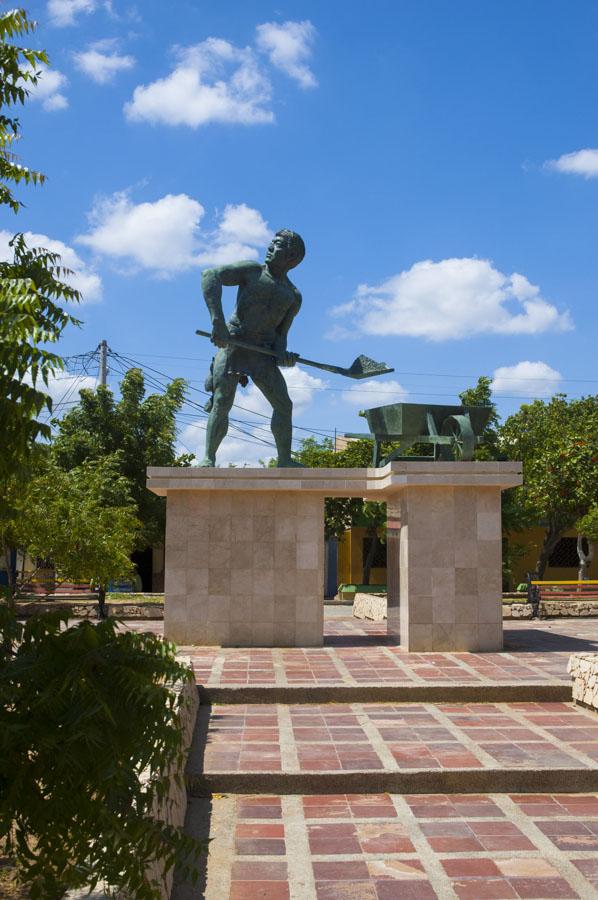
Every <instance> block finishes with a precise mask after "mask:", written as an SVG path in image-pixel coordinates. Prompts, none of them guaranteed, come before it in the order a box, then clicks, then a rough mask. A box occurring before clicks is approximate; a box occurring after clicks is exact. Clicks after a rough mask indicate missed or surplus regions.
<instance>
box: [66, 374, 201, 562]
mask: <svg viewBox="0 0 598 900" xmlns="http://www.w3.org/2000/svg"><path fill="white" fill-rule="evenodd" d="M185 387H186V383H185V381H184V380H183V379H182V378H176V379H175V380H174V381H172V382H171V383H170V384H169V385H167V387H166V389H165V391H164V393H163V394H149V395H148V396H147V397H146V396H145V381H144V377H143V373H142V372H141V370H140V369H129V371H128V372H127V373H126V375H125V376H124V378H123V380H122V382H121V385H120V392H121V396H120V400H118V401H117V400H115V398H114V394H113V393H112V391H111V390H110V389H109V388H107V387H99V388H98V389H97V390H96V391H91V390H82V391H81V392H80V400H79V403H78V404H77V405H76V406H75V407H73V409H71V410H70V411H69V412H68V413H67V414H66V415H65V416H63V418H62V419H60V420H59V421H58V422H57V425H58V433H57V434H56V437H55V439H54V444H53V448H52V453H53V457H54V459H55V460H56V462H57V464H58V465H59V466H60V467H61V468H63V469H66V470H69V469H72V468H75V467H77V466H80V465H82V464H83V463H85V462H86V461H90V460H101V459H103V458H104V457H105V456H107V455H113V454H118V457H117V458H118V460H119V462H118V470H119V472H120V474H121V475H122V476H123V477H124V478H125V479H126V481H127V484H128V486H129V491H130V493H131V497H132V498H133V501H134V502H135V505H136V514H137V517H138V518H139V520H140V521H141V524H142V528H141V529H140V530H139V531H138V533H137V548H138V549H143V548H144V547H147V546H148V545H149V544H152V543H154V542H155V541H158V540H161V539H162V538H163V534H164V518H165V504H164V499H163V498H162V497H157V496H156V495H155V494H152V493H151V492H150V491H148V489H147V487H146V480H147V473H146V469H147V466H174V465H188V464H189V458H188V457H183V458H180V457H177V455H176V414H177V412H178V411H179V410H180V409H181V407H182V406H183V403H184V402H185V396H184V395H185Z"/></svg>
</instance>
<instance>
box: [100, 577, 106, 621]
mask: <svg viewBox="0 0 598 900" xmlns="http://www.w3.org/2000/svg"><path fill="white" fill-rule="evenodd" d="M107 618H108V613H107V612H106V586H105V585H104V584H102V583H101V582H100V585H99V587H98V619H107Z"/></svg>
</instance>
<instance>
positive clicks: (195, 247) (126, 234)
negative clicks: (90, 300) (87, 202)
mask: <svg viewBox="0 0 598 900" xmlns="http://www.w3.org/2000/svg"><path fill="white" fill-rule="evenodd" d="M204 216H205V209H204V207H203V206H202V204H201V203H200V202H199V201H198V200H195V199H193V198H192V197H189V196H188V195H187V194H167V195H166V196H165V197H161V198H160V199H159V200H155V201H153V202H144V203H134V202H133V201H132V200H131V198H130V196H129V194H128V192H126V191H123V192H119V193H116V194H113V195H112V196H111V197H107V198H102V199H100V200H98V201H97V202H96V204H95V205H94V207H93V209H92V211H91V213H90V215H89V219H90V226H91V227H90V230H89V231H88V232H87V233H86V234H82V235H80V236H79V237H78V238H77V241H78V242H79V243H82V244H85V245H86V246H88V247H91V248H92V249H93V250H95V251H96V253H99V254H102V255H105V256H110V257H112V258H113V259H120V260H123V261H125V262H127V263H129V264H131V265H132V266H133V267H137V268H138V267H141V268H144V269H148V270H150V271H152V272H154V273H156V274H160V275H172V274H174V273H175V272H180V271H184V270H185V269H189V268H192V267H194V266H205V265H222V264H224V263H227V262H235V261H237V260H240V259H255V258H256V257H257V255H258V248H259V247H262V246H263V245H265V244H267V243H268V240H269V238H270V231H269V229H268V225H267V223H266V222H265V221H264V219H263V218H262V216H261V214H260V213H259V212H258V210H256V209H252V208H251V207H249V206H246V205H245V204H244V203H241V204H238V205H234V204H230V205H228V206H226V207H225V209H224V212H223V213H222V215H221V217H220V219H219V221H217V224H216V225H215V227H214V228H203V227H202V223H203V219H204Z"/></svg>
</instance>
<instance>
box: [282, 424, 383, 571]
mask: <svg viewBox="0 0 598 900" xmlns="http://www.w3.org/2000/svg"><path fill="white" fill-rule="evenodd" d="M294 458H295V459H296V460H297V462H300V463H302V464H303V465H304V466H309V467H311V468H316V469H321V468H331V469H335V468H340V469H353V468H363V467H367V466H370V465H371V460H372V443H371V441H368V440H351V441H349V442H348V443H347V446H346V447H344V448H343V449H342V450H339V451H337V452H336V453H335V452H334V445H333V443H332V440H331V439H330V438H324V440H323V441H321V442H319V441H317V440H316V439H315V438H305V440H303V441H302V444H301V448H300V449H299V450H298V451H297V452H296V453H295V454H294ZM353 525H356V526H365V528H366V536H367V537H368V538H369V539H370V540H369V550H368V553H367V555H366V557H365V559H364V565H363V574H362V583H363V584H369V583H370V573H371V568H372V563H373V561H374V557H375V554H376V549H377V547H378V544H379V542H380V541H384V539H385V529H386V504H385V503H376V502H374V501H369V500H362V499H360V498H359V497H326V500H325V518H324V531H325V534H326V537H328V538H339V537H341V535H343V534H344V533H345V531H347V530H348V529H349V528H351V526H353Z"/></svg>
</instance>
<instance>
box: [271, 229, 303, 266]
mask: <svg viewBox="0 0 598 900" xmlns="http://www.w3.org/2000/svg"><path fill="white" fill-rule="evenodd" d="M304 256H305V244H304V243H303V238H302V237H301V236H300V235H298V234H297V232H296V231H290V230H289V229H288V228H283V229H281V230H280V231H277V232H276V234H275V235H274V237H273V238H272V240H271V241H270V246H269V247H268V249H267V251H266V262H267V263H274V264H275V265H276V266H277V267H278V266H280V268H284V269H286V271H288V270H289V269H294V268H295V266H298V265H299V263H300V262H301V260H302V259H303V257H304Z"/></svg>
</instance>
